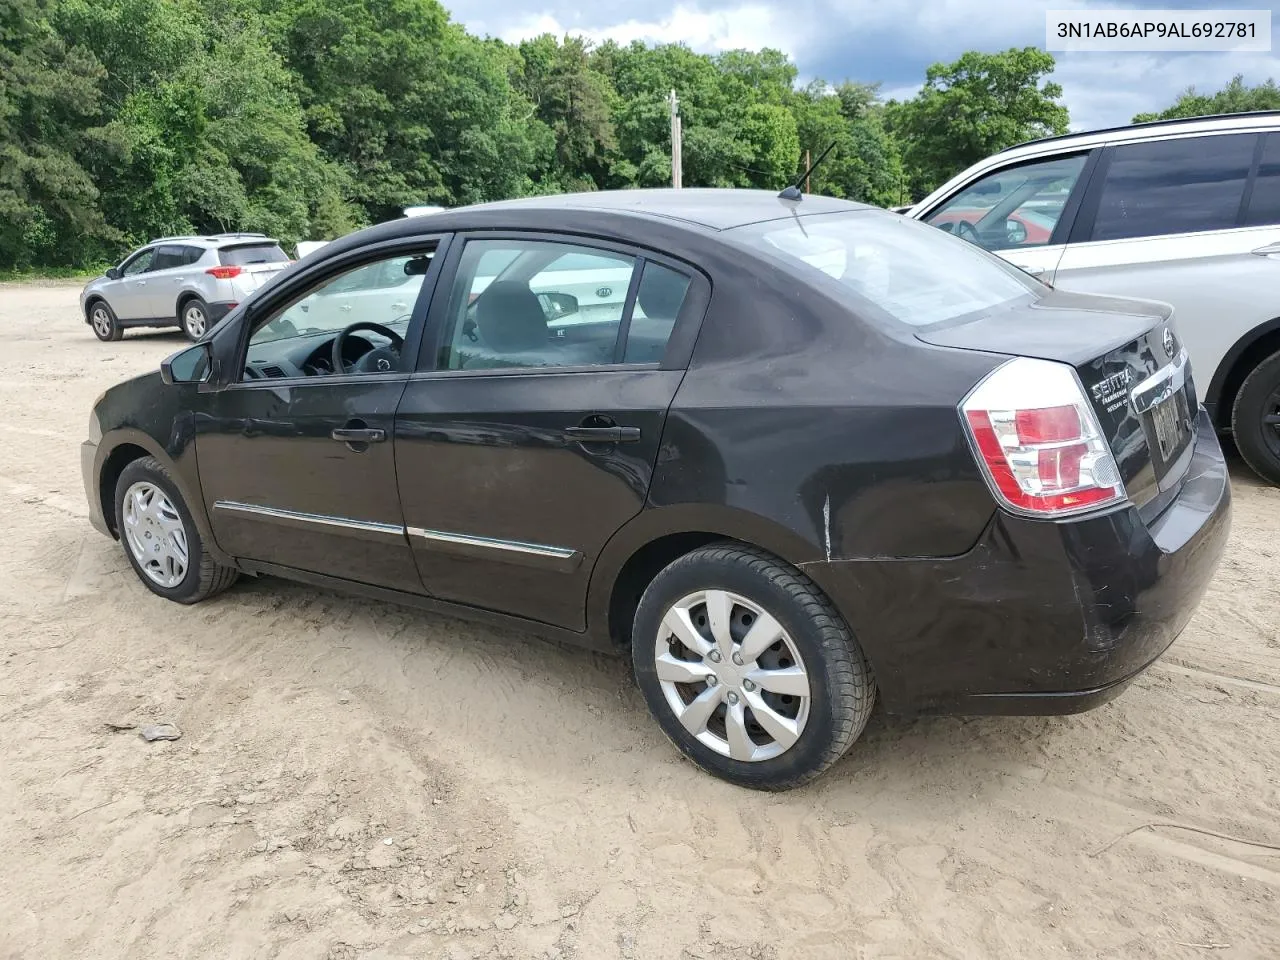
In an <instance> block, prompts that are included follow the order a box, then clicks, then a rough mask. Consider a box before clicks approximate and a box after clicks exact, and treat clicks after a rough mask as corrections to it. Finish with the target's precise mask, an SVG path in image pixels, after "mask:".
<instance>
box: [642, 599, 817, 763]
mask: <svg viewBox="0 0 1280 960" xmlns="http://www.w3.org/2000/svg"><path fill="white" fill-rule="evenodd" d="M654 664H655V667H656V668H657V674H658V683H659V685H660V686H661V688H662V693H663V696H664V697H665V698H666V701H667V705H668V706H669V707H670V708H671V711H672V712H673V713H674V714H675V715H676V718H677V719H678V720H679V721H680V723H681V724H682V725H683V726H684V728H685V729H686V730H688V731H689V732H690V733H691V734H693V735H694V736H695V737H696V738H697V739H698V742H699V743H701V744H703V745H704V746H706V747H709V748H710V749H712V750H714V751H716V752H717V753H719V754H721V755H723V756H726V757H730V758H731V759H734V760H741V761H744V762H753V763H756V762H760V761H762V760H771V759H773V758H774V757H777V756H781V755H782V754H783V753H785V752H786V751H787V750H789V749H790V748H791V747H792V746H794V745H795V743H796V741H797V740H799V739H800V734H801V733H803V732H804V728H805V724H806V723H807V722H808V719H809V706H810V702H811V695H810V688H809V674H808V672H807V670H806V668H805V664H804V661H803V660H802V659H801V658H800V654H799V651H798V650H797V649H796V646H795V643H794V642H793V641H792V640H791V637H790V636H788V634H787V632H786V631H785V630H784V629H783V628H782V626H781V625H780V624H779V623H778V621H777V620H775V619H774V618H773V617H772V616H771V615H770V614H769V613H768V611H766V610H765V609H764V608H763V607H761V606H760V605H759V604H757V603H754V602H752V601H751V600H748V599H746V598H745V597H742V596H739V595H737V594H734V593H729V592H728V591H725V590H702V591H699V592H697V593H691V594H689V595H688V596H686V597H684V598H683V599H681V600H679V601H677V602H676V603H674V604H672V605H671V607H670V609H668V610H667V613H666V615H665V616H664V617H663V618H662V624H661V626H660V627H659V628H658V636H657V638H656V640H655V644H654Z"/></svg>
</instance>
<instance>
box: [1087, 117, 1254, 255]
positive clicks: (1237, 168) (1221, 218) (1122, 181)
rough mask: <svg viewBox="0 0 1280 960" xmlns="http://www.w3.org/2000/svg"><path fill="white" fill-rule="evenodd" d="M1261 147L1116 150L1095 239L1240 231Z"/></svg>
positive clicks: (1218, 142) (1239, 142) (1248, 143)
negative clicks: (1239, 222) (1256, 153)
mask: <svg viewBox="0 0 1280 960" xmlns="http://www.w3.org/2000/svg"><path fill="white" fill-rule="evenodd" d="M1256 142H1257V139H1256V134H1252V133H1236V134H1226V135H1223V136H1219V137H1182V138H1180V139H1176V140H1157V141H1155V142H1153V143H1135V144H1130V145H1127V146H1118V147H1116V148H1115V154H1114V155H1113V156H1112V158H1111V163H1110V166H1109V167H1108V168H1107V173H1106V179H1105V180H1104V181H1103V184H1102V194H1101V196H1100V198H1099V202H1098V213H1097V216H1096V217H1095V219H1094V223H1093V234H1092V236H1091V237H1090V239H1092V240H1124V239H1129V238H1134V237H1157V236H1161V235H1164V234H1171V233H1196V232H1200V231H1204V230H1225V229H1228V228H1230V227H1234V226H1235V225H1236V220H1237V218H1238V216H1239V214H1240V201H1241V200H1242V199H1243V197H1244V187H1245V182H1246V181H1247V180H1248V178H1249V168H1250V166H1252V164H1253V149H1254V145H1255V144H1256Z"/></svg>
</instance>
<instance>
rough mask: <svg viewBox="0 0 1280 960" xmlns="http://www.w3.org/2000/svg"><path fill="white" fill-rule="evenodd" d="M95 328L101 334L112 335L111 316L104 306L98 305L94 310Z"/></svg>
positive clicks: (103, 335) (104, 335)
mask: <svg viewBox="0 0 1280 960" xmlns="http://www.w3.org/2000/svg"><path fill="white" fill-rule="evenodd" d="M93 329H94V330H95V331H96V332H97V333H98V335H99V336H102V337H109V336H111V318H110V317H108V316H107V311H105V310H103V309H102V307H98V308H97V309H95V310H94V311H93Z"/></svg>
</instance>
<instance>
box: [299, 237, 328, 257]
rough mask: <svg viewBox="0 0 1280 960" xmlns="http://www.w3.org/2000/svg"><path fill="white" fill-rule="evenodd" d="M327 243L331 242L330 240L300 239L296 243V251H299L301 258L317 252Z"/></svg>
mask: <svg viewBox="0 0 1280 960" xmlns="http://www.w3.org/2000/svg"><path fill="white" fill-rule="evenodd" d="M327 243H329V241H328V240H299V241H298V242H297V243H296V244H295V245H294V251H295V252H296V253H297V255H298V259H299V260H301V259H302V258H303V257H305V256H307V255H309V254H312V253H315V252H316V251H317V250H319V249H320V248H321V247H323V246H324V245H325V244H327Z"/></svg>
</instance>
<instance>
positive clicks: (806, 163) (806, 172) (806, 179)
mask: <svg viewBox="0 0 1280 960" xmlns="http://www.w3.org/2000/svg"><path fill="white" fill-rule="evenodd" d="M804 192H805V193H813V191H812V190H810V189H809V148H808V147H805V149H804Z"/></svg>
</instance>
